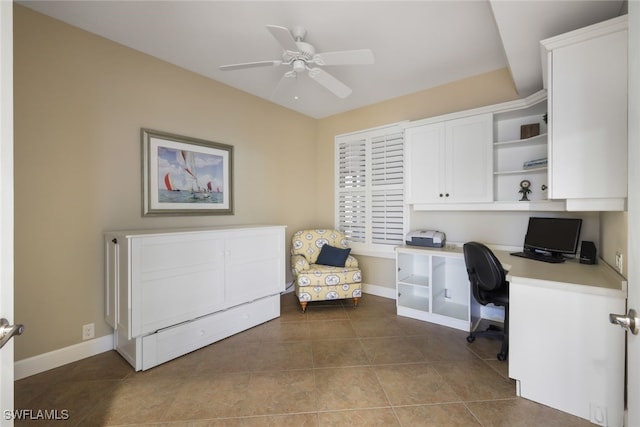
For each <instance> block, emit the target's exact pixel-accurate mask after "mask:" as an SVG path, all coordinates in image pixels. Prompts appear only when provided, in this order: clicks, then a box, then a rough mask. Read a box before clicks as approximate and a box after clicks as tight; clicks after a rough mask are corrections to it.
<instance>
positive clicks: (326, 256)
mask: <svg viewBox="0 0 640 427" xmlns="http://www.w3.org/2000/svg"><path fill="white" fill-rule="evenodd" d="M350 253H351V248H346V249H341V248H336V247H335V246H329V245H326V244H325V245H322V248H321V249H320V255H318V260H317V261H316V264H322V265H331V266H333V267H344V263H345V262H347V258H348V257H349V254H350Z"/></svg>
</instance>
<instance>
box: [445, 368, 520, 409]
mask: <svg viewBox="0 0 640 427" xmlns="http://www.w3.org/2000/svg"><path fill="white" fill-rule="evenodd" d="M433 366H434V367H435V369H436V370H437V371H438V372H439V373H440V375H442V377H443V378H444V379H445V380H446V381H447V383H448V384H450V385H451V387H452V388H453V390H454V391H455V392H456V394H457V395H458V396H460V398H461V399H462V400H463V401H474V400H489V399H507V398H512V397H515V382H514V381H511V380H508V379H506V378H504V377H503V376H501V375H500V374H498V373H497V372H495V371H494V370H493V369H491V368H489V367H488V366H487V365H486V364H485V363H484V362H483V361H480V360H474V361H464V362H442V363H440V362H436V363H434V364H433Z"/></svg>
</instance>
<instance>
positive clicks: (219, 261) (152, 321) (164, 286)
mask: <svg viewBox="0 0 640 427" xmlns="http://www.w3.org/2000/svg"><path fill="white" fill-rule="evenodd" d="M223 281H224V240H223V239H221V238H220V237H218V235H217V234H216V233H185V234H171V235H164V236H145V237H136V238H133V239H132V242H131V307H130V313H131V332H130V337H136V336H140V335H144V334H147V333H152V332H155V331H157V330H159V329H163V328H166V327H169V326H173V325H176V324H178V323H181V322H185V321H188V320H192V319H195V318H197V317H200V316H203V315H206V314H209V313H212V312H214V311H216V310H219V309H221V308H224V306H225V300H224V286H223Z"/></svg>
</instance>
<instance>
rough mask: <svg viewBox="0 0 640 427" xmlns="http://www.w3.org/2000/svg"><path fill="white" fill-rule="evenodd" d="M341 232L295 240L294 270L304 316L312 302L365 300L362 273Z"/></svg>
mask: <svg viewBox="0 0 640 427" xmlns="http://www.w3.org/2000/svg"><path fill="white" fill-rule="evenodd" d="M350 251H351V249H350V248H349V247H348V245H347V239H346V237H345V235H344V234H343V233H342V232H340V231H338V230H301V231H298V232H296V233H295V234H294V235H293V237H292V239H291V270H292V272H293V279H294V283H295V289H296V296H297V297H298V300H299V301H300V307H301V308H302V312H303V313H304V312H305V311H306V309H307V304H308V303H309V302H310V301H323V300H334V299H346V298H353V305H354V306H355V307H357V306H358V301H359V300H360V297H361V296H362V285H361V283H360V282H361V281H362V273H361V272H360V269H359V268H358V261H357V260H356V259H355V258H354V257H353V256H351V255H350Z"/></svg>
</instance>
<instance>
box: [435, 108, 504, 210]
mask: <svg viewBox="0 0 640 427" xmlns="http://www.w3.org/2000/svg"><path fill="white" fill-rule="evenodd" d="M492 129H493V119H492V115H491V114H483V115H479V116H472V117H466V118H463V119H457V120H450V121H447V122H446V150H445V154H446V155H445V159H446V160H445V169H446V180H445V188H446V194H447V197H446V198H445V199H446V201H447V202H491V201H493V138H492V134H493V132H492Z"/></svg>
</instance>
